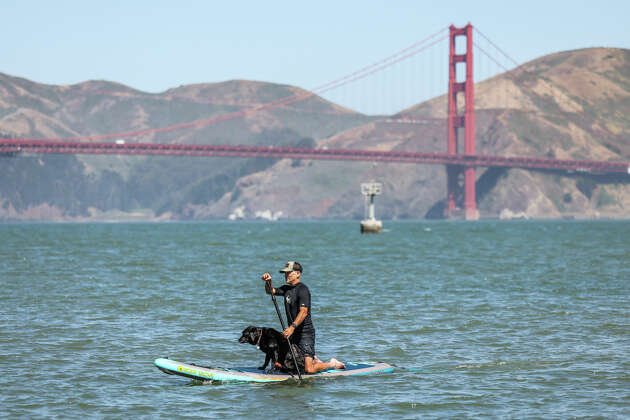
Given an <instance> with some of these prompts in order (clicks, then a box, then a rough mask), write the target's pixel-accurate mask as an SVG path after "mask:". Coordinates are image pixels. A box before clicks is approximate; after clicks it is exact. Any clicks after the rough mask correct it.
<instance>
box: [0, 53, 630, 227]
mask: <svg viewBox="0 0 630 420" xmlns="http://www.w3.org/2000/svg"><path fill="white" fill-rule="evenodd" d="M628 68H630V50H623V49H607V48H593V49H581V50H575V51H565V52H560V53H555V54H550V55H548V56H545V57H541V58H538V59H536V60H532V61H530V62H528V63H525V64H523V65H521V66H519V67H518V68H516V69H514V70H511V71H510V72H509V73H503V74H500V75H496V76H494V77H492V78H490V79H487V80H484V81H481V82H478V83H477V84H476V85H475V91H476V92H475V93H476V95H475V96H476V103H475V106H476V120H477V123H476V125H477V130H476V137H477V153H478V154H492V155H502V156H531V157H554V158H558V159H588V160H621V161H628V160H630V150H629V148H628V147H629V145H628V141H627V140H626V139H627V138H629V137H630V136H629V133H630V117H628V116H629V115H630V71H628ZM296 96H297V97H304V98H306V99H304V100H302V101H295V102H292V101H290V100H286V99H285V98H295V97H296ZM285 100H286V102H287V104H286V105H284V106H282V107H277V108H274V107H273V106H269V104H270V103H274V102H277V103H279V102H284V101H285ZM243 111H244V112H245V116H244V117H242V118H238V119H231V120H227V121H223V122H221V123H219V124H214V125H203V124H200V125H199V126H198V127H195V128H194V129H191V130H188V131H186V132H179V131H176V132H156V133H152V134H149V135H146V136H144V137H142V141H146V142H177V143H191V144H208V143H211V144H243V145H274V146H298V145H299V146H302V147H328V148H358V149H368V150H392V151H417V152H435V153H443V152H445V144H446V140H445V135H446V125H445V116H446V97H445V96H440V97H436V98H432V99H431V100H429V101H425V102H423V103H420V104H417V105H414V106H412V107H410V108H408V109H406V110H403V111H400V112H398V113H396V114H394V115H392V116H389V117H388V116H367V115H363V114H360V113H357V112H355V111H352V110H349V109H347V108H344V107H342V106H339V105H337V104H334V103H331V102H329V101H326V100H324V99H322V98H320V97H318V96H317V95H314V94H313V93H311V92H308V91H305V90H303V89H301V88H299V87H294V86H289V85H281V84H270V83H266V82H258V81H244V80H230V81H225V82H218V83H200V84H192V85H186V86H179V87H175V88H172V89H167V90H166V91H164V92H161V93H146V92H141V91H139V90H135V89H133V88H130V87H127V86H124V85H121V84H119V83H116V82H108V81H86V82H81V83H78V84H74V85H69V86H55V85H42V84H37V83H36V82H31V81H28V80H27V79H23V78H18V77H13V76H9V75H6V74H2V73H0V132H2V133H4V134H5V135H7V136H11V137H74V136H79V133H80V135H81V136H86V135H99V134H109V133H117V132H118V133H120V132H128V131H133V130H145V129H153V128H157V127H166V126H169V125H176V124H182V123H185V122H191V121H198V120H204V119H208V118H212V117H214V116H225V115H226V114H230V113H236V112H243ZM601 133H603V134H601ZM600 134H601V135H600ZM124 140H128V141H134V139H124ZM2 160H3V161H4V164H3V172H4V173H5V175H9V178H10V179H11V180H13V181H14V182H13V183H12V184H11V185H6V184H5V185H4V186H2V187H0V219H5V220H9V219H10V220H23V219H28V220H32V219H37V220H39V219H50V220H94V219H98V218H99V217H101V216H102V215H103V214H112V212H113V213H116V214H122V215H124V214H136V215H137V214H140V215H145V218H146V219H150V220H155V219H160V220H178V219H205V218H226V217H228V216H229V215H230V214H234V212H235V211H237V209H239V211H238V213H239V214H241V213H242V214H243V215H245V216H246V217H255V215H256V214H260V213H261V212H264V211H270V212H272V213H274V214H282V215H284V217H288V218H360V217H361V216H362V211H363V210H362V205H363V204H362V199H361V196H360V194H359V191H358V186H359V184H360V182H361V181H365V180H370V179H376V180H380V181H382V182H383V183H384V185H385V188H384V194H383V196H381V197H379V199H378V202H377V212H379V214H380V215H381V217H383V218H422V217H435V216H436V215H439V214H440V213H441V211H440V208H441V206H443V200H444V196H445V194H446V193H445V189H446V188H445V185H446V180H445V171H444V167H442V166H427V165H408V164H396V165H394V164H372V163H351V164H349V163H340V162H321V161H318V162H316V161H294V160H285V159H283V160H263V159H223V160H222V159H221V158H208V159H205V160H203V159H200V158H164V157H162V158H159V157H126V156H106V157H104V156H81V155H77V156H39V157H37V156H32V157H25V156H23V157H18V158H7V157H5V158H2ZM20 160H22V162H19V161H20ZM344 165H345V166H344ZM47 166H48V167H51V168H56V170H57V172H55V171H50V172H48V168H47V169H46V171H44V170H43V169H42V168H44V167H47ZM42 171H43V172H45V173H46V176H41V174H42ZM477 174H478V177H477V184H478V191H480V193H479V195H478V206H479V209H480V213H481V216H482V217H501V215H502V214H503V215H506V214H508V213H511V214H521V215H524V216H526V217H537V218H540V217H628V214H629V211H628V210H629V209H630V193H629V192H628V186H627V182H625V181H624V180H621V181H619V182H609V181H606V182H603V181H602V180H601V179H597V178H594V179H591V178H589V177H588V176H587V175H582V176H581V177H579V176H574V177H569V176H559V175H558V174H549V173H544V172H529V171H524V170H516V169H510V170H496V169H485V168H479V169H478V170H477ZM29 177H30V178H31V181H32V179H38V180H39V181H38V182H42V183H43V184H44V185H47V184H50V185H47V186H46V187H42V186H35V185H33V183H32V182H29ZM64 177H67V178H64ZM589 179H590V181H588V180H589ZM64 183H69V184H71V185H73V186H74V187H73V189H72V190H70V191H69V190H68V188H67V187H65V188H64V187H62V185H63V184H64ZM593 184H594V185H595V186H593ZM585 185H588V188H586V187H585ZM42 190H46V191H52V192H55V191H56V192H57V193H58V194H59V195H60V197H65V198H63V199H60V198H58V197H57V198H55V197H54V194H53V195H52V196H51V195H47V194H44V193H43V191H42ZM287 190H290V191H292V197H293V203H292V205H291V207H289V206H287V201H286V200H283V199H282V198H283V194H285V191H287ZM33 191H40V193H39V194H37V193H33ZM600 195H601V197H600ZM36 209H41V211H39V210H36ZM46 214H49V215H50V216H49V217H47V216H45V215H46Z"/></svg>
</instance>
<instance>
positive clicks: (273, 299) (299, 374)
mask: <svg viewBox="0 0 630 420" xmlns="http://www.w3.org/2000/svg"><path fill="white" fill-rule="evenodd" d="M271 291H272V293H271V300H272V301H273V305H274V306H275V307H276V313H277V314H278V319H279V320H280V325H281V326H282V331H284V330H285V329H286V328H285V327H284V319H282V314H281V313H280V308H278V302H277V301H276V297H275V296H274V294H273V289H272V290H271ZM285 338H286V340H287V342H288V343H289V350H291V357H293V363H295V369H296V370H297V374H298V378H299V379H300V381H301V380H302V374H301V373H300V366H298V362H297V357H296V356H295V350H293V346H292V345H291V340H289V338H288V337H285Z"/></svg>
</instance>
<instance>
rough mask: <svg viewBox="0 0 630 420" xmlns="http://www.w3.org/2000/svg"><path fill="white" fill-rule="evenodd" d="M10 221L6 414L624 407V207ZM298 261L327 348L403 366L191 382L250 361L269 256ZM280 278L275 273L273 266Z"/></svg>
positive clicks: (235, 414) (388, 414)
mask: <svg viewBox="0 0 630 420" xmlns="http://www.w3.org/2000/svg"><path fill="white" fill-rule="evenodd" d="M385 227H386V231H385V232H384V233H383V234H381V235H374V236H361V235H360V234H359V226H358V222H318V223H308V222H283V223H254V222H244V223H223V222H214V223H173V224H5V225H0V279H1V284H2V292H1V293H0V318H1V319H0V320H1V324H0V367H1V372H2V374H1V375H0V389H1V390H2V392H1V393H0V406H1V407H2V410H1V411H0V416H2V417H6V418H18V417H20V418H29V417H35V418H44V417H62V418H80V417H84V416H88V417H97V418H98V417H108V418H126V417H135V418H142V417H144V418H155V417H163V418H177V417H182V418H185V417H190V418H197V417H208V418H213V417H220V418H244V417H252V418H265V417H269V418H296V417H297V418H308V417H316V418H317V417H319V418H324V417H326V418H335V417H340V416H354V417H358V418H378V419H380V418H419V417H422V418H449V417H450V418H452V417H457V418H461V417H518V418H526V417H529V418H531V417H537V418H550V417H555V418H569V417H598V416H602V417H613V418H614V417H629V416H630V318H629V312H630V299H629V295H630V293H629V290H630V222H624V221H605V222H604V221H600V222H578V221H563V222H559V221H554V222H547V221H546V222H532V221H528V222H477V223H463V222H386V226H385ZM288 259H295V260H297V261H300V262H301V263H302V264H303V265H304V267H305V272H304V275H303V279H304V282H305V283H306V284H307V285H309V287H310V288H311V292H312V294H313V301H314V302H313V321H314V323H315V326H316V328H317V333H318V337H317V352H318V355H319V356H320V357H321V358H328V357H331V356H336V357H338V358H340V359H341V360H347V361H354V362H370V361H372V362H374V361H383V362H387V363H390V364H393V365H395V366H396V367H397V371H396V372H395V373H394V374H385V375H378V376H372V377H359V378H337V379H332V380H317V381H311V382H309V383H305V384H302V385H298V384H296V383H284V384H270V385H252V384H214V385H199V386H191V385H192V383H191V381H189V380H187V379H185V378H179V377H174V376H169V375H165V374H163V373H162V372H160V371H158V370H157V369H156V368H155V367H154V366H153V364H152V363H153V360H154V359H155V358H157V357H162V356H169V357H171V358H173V359H176V360H181V361H190V362H198V363H202V364H210V365H215V366H234V365H254V366H255V365H258V364H259V363H260V362H261V361H262V359H263V357H264V356H263V354H262V353H261V352H259V351H258V350H256V349H255V347H253V346H249V345H242V344H239V343H238V342H237V338H238V337H239V335H240V331H241V330H242V329H243V328H244V327H245V326H247V325H250V324H251V325H264V326H272V327H275V328H278V329H279V325H278V324H279V323H278V320H277V317H276V313H275V310H274V308H273V305H272V303H271V301H270V299H269V297H268V296H267V295H265V294H264V290H263V283H262V281H261V280H260V275H261V274H262V273H263V272H264V271H267V270H268V271H271V272H272V273H276V272H277V270H278V269H279V268H280V267H282V265H283V263H284V262H285V261H286V260H288ZM274 277H275V284H276V285H279V284H280V282H279V281H280V277H281V276H280V275H279V274H277V275H275V276H274Z"/></svg>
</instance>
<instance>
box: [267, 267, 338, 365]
mask: <svg viewBox="0 0 630 420" xmlns="http://www.w3.org/2000/svg"><path fill="white" fill-rule="evenodd" d="M280 273H282V274H284V279H285V281H286V282H287V284H285V285H283V286H280V287H279V288H277V289H275V288H274V287H273V286H272V285H271V274H269V273H265V274H263V275H262V279H263V280H264V281H265V292H266V293H267V294H268V295H276V296H284V309H285V311H286V314H287V322H288V323H290V325H289V326H288V328H287V329H286V330H284V331H283V332H282V334H283V335H284V336H285V337H286V338H290V337H291V338H292V339H291V341H292V342H293V343H294V344H296V345H297V346H298V347H299V348H300V351H301V352H302V355H303V356H304V370H305V371H306V373H317V372H321V371H323V370H326V369H331V368H333V369H344V368H345V365H344V364H343V363H341V362H340V361H339V360H337V359H335V358H331V359H330V361H329V362H322V361H321V360H319V359H318V358H317V356H315V327H314V326H313V321H312V320H311V292H310V291H309V290H308V287H307V286H306V285H305V284H304V283H302V282H301V276H302V265H301V264H300V263H299V262H297V261H289V262H288V263H286V264H285V265H284V268H283V269H282V270H280Z"/></svg>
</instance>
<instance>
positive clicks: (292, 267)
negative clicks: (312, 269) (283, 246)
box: [280, 261, 302, 273]
mask: <svg viewBox="0 0 630 420" xmlns="http://www.w3.org/2000/svg"><path fill="white" fill-rule="evenodd" d="M291 271H299V272H300V273H301V272H302V265H301V264H300V263H299V262H297V261H289V262H287V263H286V264H285V265H284V268H283V269H282V270H280V272H281V273H290V272H291Z"/></svg>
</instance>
